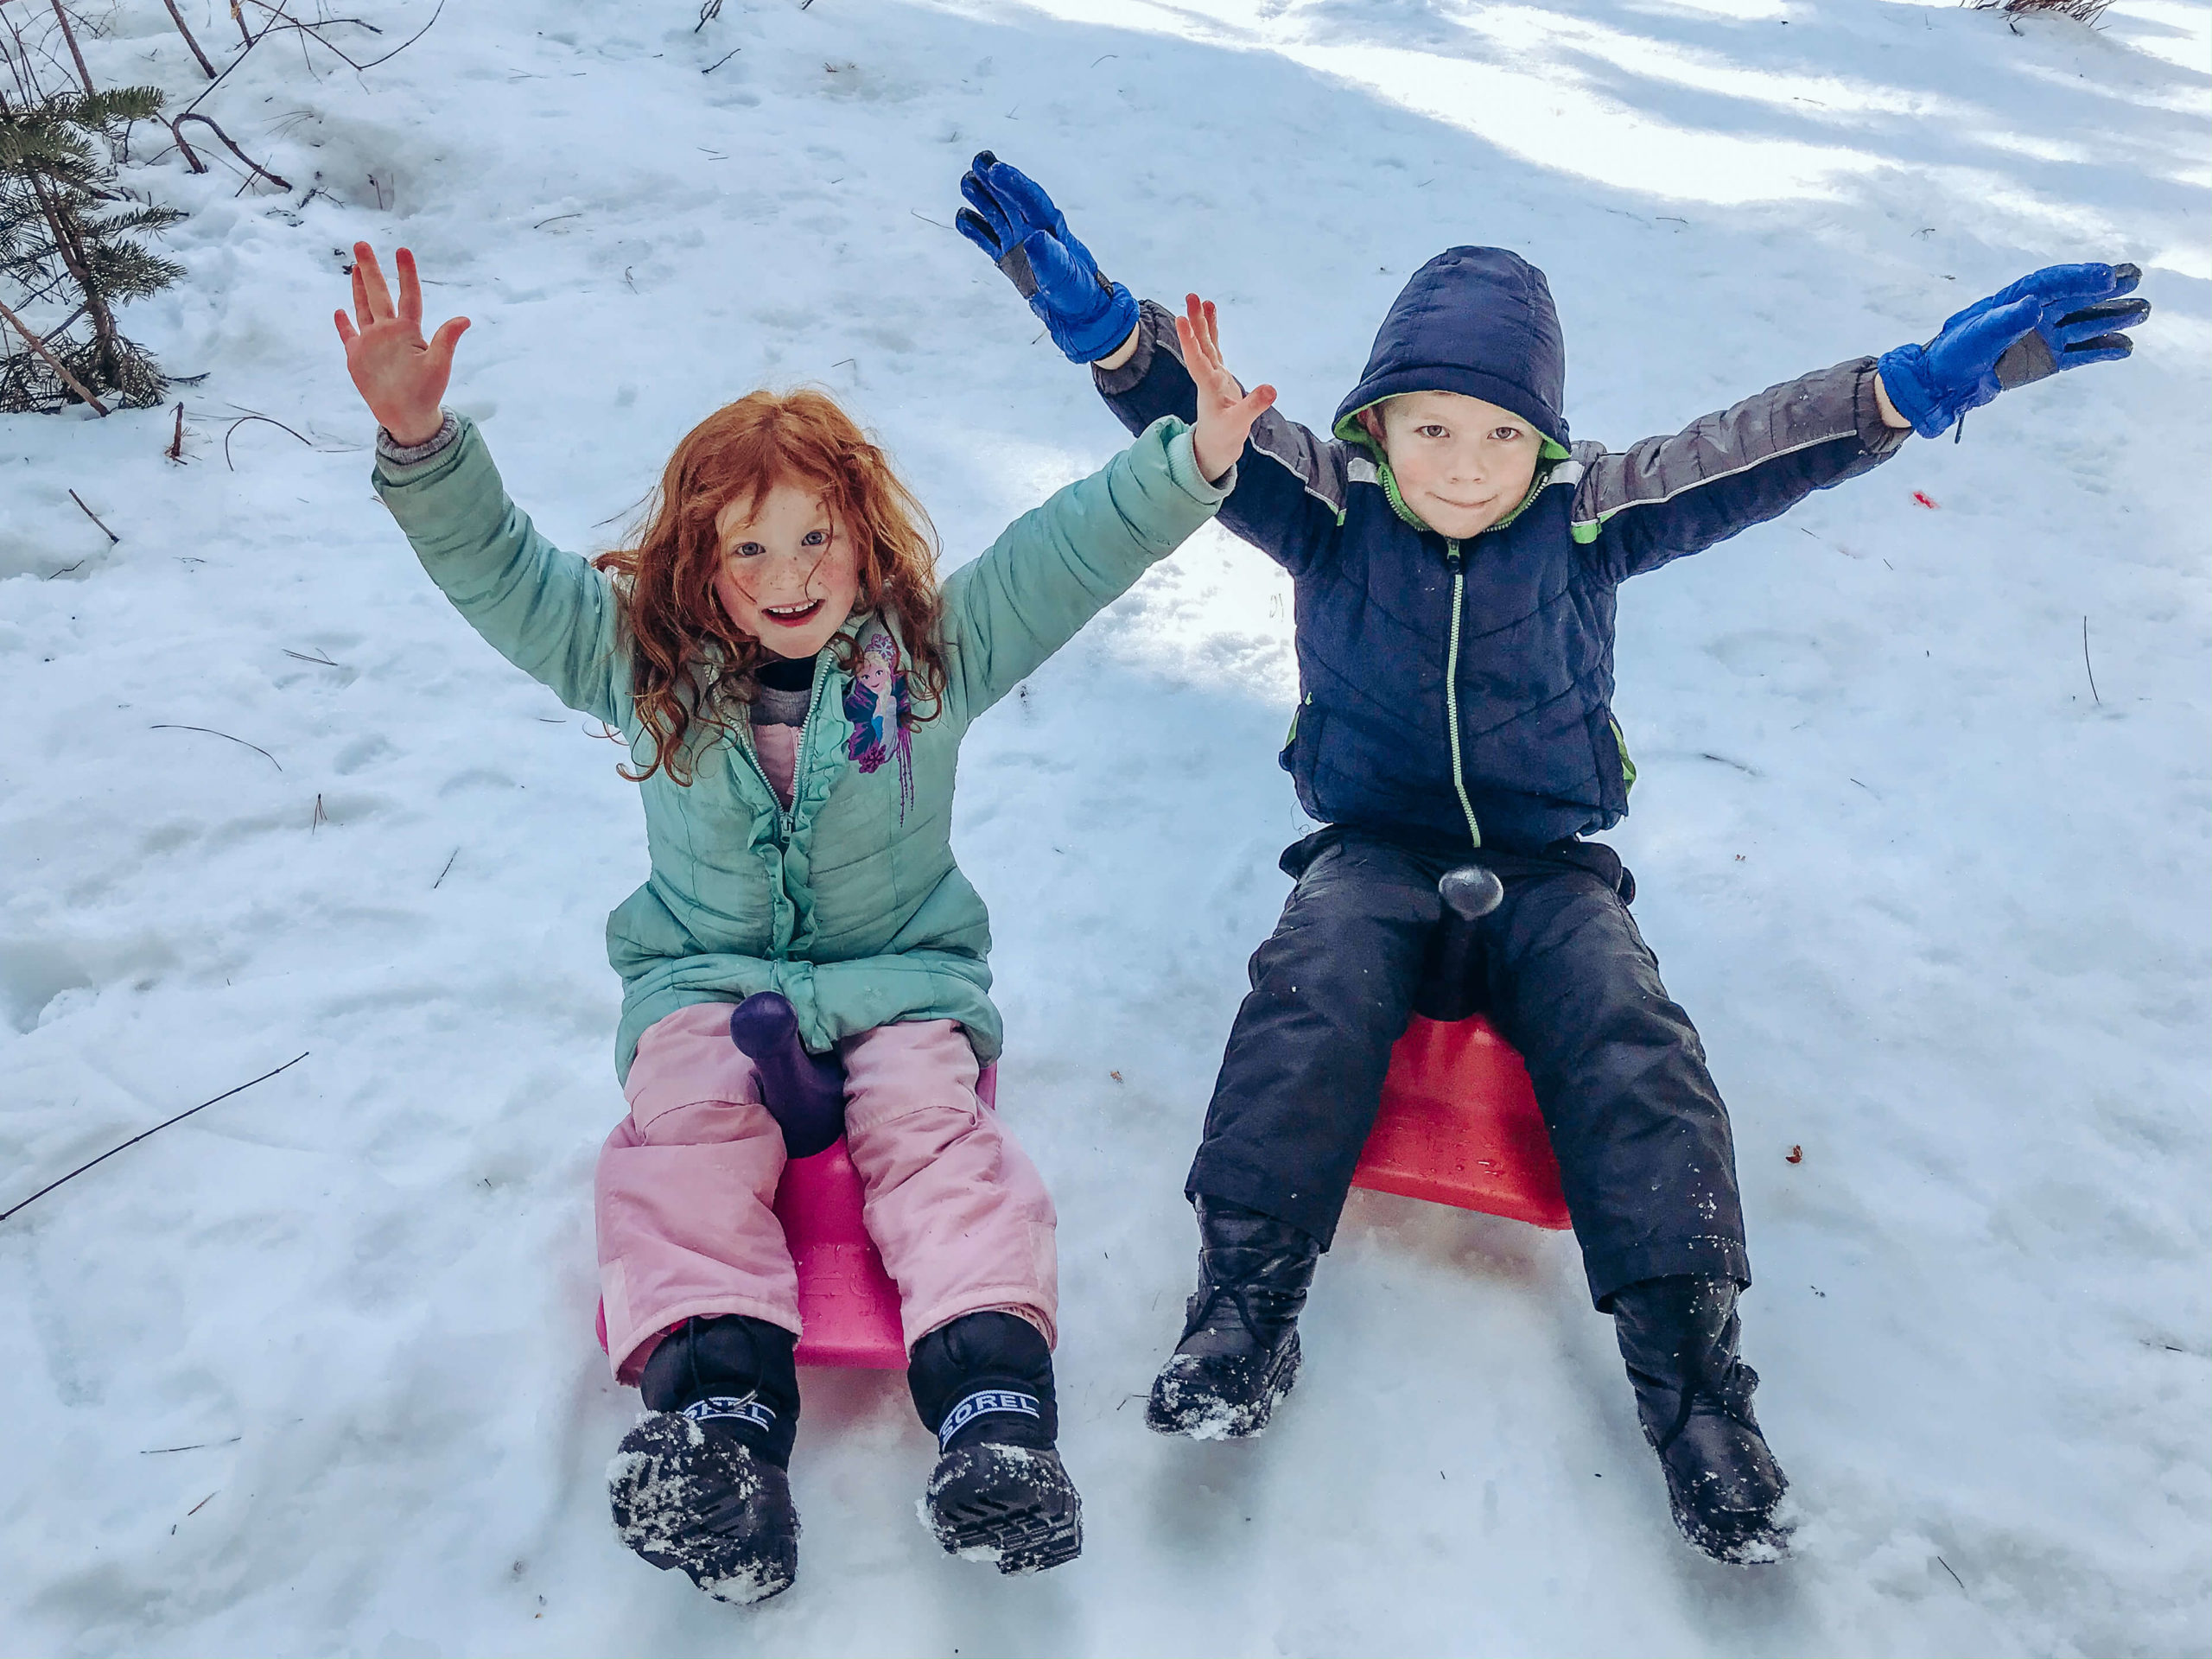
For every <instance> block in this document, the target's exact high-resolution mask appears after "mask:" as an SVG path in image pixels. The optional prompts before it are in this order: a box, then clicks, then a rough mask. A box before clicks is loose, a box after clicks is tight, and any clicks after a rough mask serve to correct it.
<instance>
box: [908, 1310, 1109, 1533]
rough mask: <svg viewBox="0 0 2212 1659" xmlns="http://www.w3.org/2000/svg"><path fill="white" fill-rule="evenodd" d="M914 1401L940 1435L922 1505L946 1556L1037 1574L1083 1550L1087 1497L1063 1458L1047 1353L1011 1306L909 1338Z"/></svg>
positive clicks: (965, 1316)
mask: <svg viewBox="0 0 2212 1659" xmlns="http://www.w3.org/2000/svg"><path fill="white" fill-rule="evenodd" d="M906 1386H907V1387H908V1388H909V1389H912V1392H913V1395H914V1409H915V1410H916V1411H918V1412H919V1413H920V1414H921V1418H922V1421H923V1423H924V1424H925V1426H926V1427H928V1428H929V1430H930V1432H931V1433H933V1434H935V1435H936V1436H937V1444H938V1460H937V1469H936V1471H934V1472H933V1473H932V1474H931V1476H930V1484H929V1488H928V1491H927V1492H926V1493H925V1496H924V1497H923V1500H922V1503H921V1504H920V1505H919V1508H920V1510H921V1516H922V1522H923V1524H924V1525H925V1526H926V1527H928V1528H929V1529H930V1530H931V1532H932V1533H934V1534H935V1535H937V1541H938V1543H940V1544H942V1545H944V1548H945V1551H946V1553H947V1554H953V1555H960V1556H964V1557H966V1558H967V1559H969V1560H986V1561H992V1562H995V1563H996V1564H997V1567H998V1569H999V1571H1000V1572H1001V1573H1036V1572H1040V1571H1042V1570H1043V1569H1044V1568H1046V1567H1058V1566H1059V1565H1060V1564H1061V1563H1062V1562H1064V1561H1071V1560H1074V1559H1075V1558H1076V1557H1077V1556H1078V1555H1080V1554H1083V1499H1082V1498H1081V1497H1078V1496H1077V1493H1076V1490H1075V1487H1074V1485H1073V1484H1072V1483H1071V1482H1070V1481H1069V1479H1068V1471H1066V1470H1065V1468H1064V1467H1062V1466H1061V1464H1060V1454H1059V1452H1058V1451H1056V1450H1055V1449H1054V1445H1053V1443H1054V1442H1055V1441H1056V1440H1058V1438H1059V1429H1060V1414H1059V1408H1058V1405H1056V1404H1055V1403H1054V1402H1053V1398H1052V1350H1051V1349H1050V1348H1049V1347H1047V1346H1046V1343H1045V1338H1043V1336H1041V1335H1040V1334H1039V1332H1038V1330H1037V1327H1036V1326H1035V1325H1032V1324H1030V1323H1029V1322H1028V1321H1027V1319H1019V1318H1017V1317H1015V1316H1014V1314H1012V1313H963V1315H961V1317H960V1318H958V1319H954V1320H953V1321H951V1323H950V1324H948V1325H939V1326H938V1328H937V1329H936V1330H934V1331H932V1332H930V1333H929V1335H927V1336H926V1337H924V1338H922V1339H921V1340H920V1341H919V1342H918V1343H916V1344H914V1353H913V1357H912V1360H911V1361H909V1363H908V1364H907V1366H906Z"/></svg>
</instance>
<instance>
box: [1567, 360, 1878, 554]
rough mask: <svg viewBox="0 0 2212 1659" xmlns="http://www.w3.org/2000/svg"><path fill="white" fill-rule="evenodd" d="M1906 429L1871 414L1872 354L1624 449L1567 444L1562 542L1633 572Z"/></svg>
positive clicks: (1797, 496)
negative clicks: (1569, 540)
mask: <svg viewBox="0 0 2212 1659" xmlns="http://www.w3.org/2000/svg"><path fill="white" fill-rule="evenodd" d="M1911 435H1912V434H1911V432H1910V429H1900V428H1897V427H1891V426H1889V425H1886V424H1885V423H1884V422H1883V420H1882V416H1881V411H1880V410H1879V409H1878V407H1877V405H1876V404H1875V401H1874V359H1872V358H1871V357H1861V358H1854V359H1852V360H1851V361H1850V362H1848V363H1839V364H1837V365H1836V366H1835V367H1834V368H1832V369H1822V370H1821V371H1819V372H1817V373H1814V374H1808V375H1803V376H1801V377H1800V378H1797V379H1795V380H1787V381H1784V382H1783V384H1782V385H1778V386H1770V387H1768V388H1767V389H1766V390H1765V391H1763V392H1760V393H1759V394H1758V396H1757V397H1746V398H1745V399H1744V401H1743V402H1742V403H1740V404H1736V405H1734V406H1733V407H1732V408H1730V409H1725V410H1721V411H1720V412H1719V413H1718V414H1715V415H1707V416H1703V417H1702V418H1700V419H1699V420H1695V421H1693V422H1691V423H1690V424H1689V425H1688V426H1687V427H1685V428H1683V429H1682V430H1681V431H1680V432H1677V433H1675V435H1673V436H1671V437H1656V438H1646V439H1644V440H1643V442H1640V443H1637V444H1635V445H1633V446H1631V447H1630V448H1629V449H1628V450H1626V451H1625V452H1615V451H1609V450H1606V449H1605V448H1601V447H1600V446H1599V445H1597V444H1577V445H1575V447H1574V459H1573V461H1572V462H1570V463H1568V464H1570V465H1573V466H1575V467H1579V468H1580V479H1579V480H1578V481H1577V483H1576V486H1575V492H1574V512H1573V527H1574V539H1575V540H1576V541H1577V542H1580V543H1582V544H1583V545H1584V548H1585V550H1586V553H1585V556H1586V558H1588V560H1589V561H1590V563H1592V565H1594V566H1596V567H1597V568H1598V569H1599V570H1600V571H1601V572H1602V573H1603V574H1605V575H1608V576H1610V577H1611V579H1612V580H1613V581H1615V582H1620V581H1623V580H1624V579H1626V578H1627V577H1630V576H1633V575H1642V574H1643V572H1644V571H1646V570H1655V569H1658V567H1659V566H1661V565H1662V564H1665V563H1668V561H1669V560H1670V559H1679V558H1681V556H1683V555H1684V554H1686V553H1697V552H1701V551H1702V550H1705V549H1706V548H1708V547H1711V546H1712V545H1713V543H1716V542H1721V541H1726V539H1727V538H1728V537H1731V536H1733V535H1735V534H1736V533H1737V531H1741V530H1748V529H1749V528H1750V527H1751V525H1753V524H1763V523H1764V522H1765V521H1766V520H1767V519H1769V518H1775V517H1777V516H1778V515H1779V514H1781V513H1783V512H1787V511H1788V510H1789V508H1790V507H1792V506H1794V505H1796V504H1797V503H1798V502H1799V501H1801V500H1802V499H1804V498H1805V497H1806V496H1808V495H1809V494H1811V493H1813V492H1814V491H1815V490H1821V489H1826V488H1827V487H1828V486H1830V485H1832V484H1840V483H1841V482H1842V481H1843V480H1845V479H1847V478H1856V477H1857V476H1858V475H1859V474H1861V473H1864V472H1866V471H1868V470H1870V469H1871V468H1872V467H1877V466H1879V465H1880V464H1881V463H1882V462H1883V461H1887V460H1888V459H1889V458H1890V457H1891V455H1892V454H1896V453H1897V449H1898V448H1899V447H1900V446H1901V445H1902V444H1903V443H1904V441H1905V440H1906V439H1907V438H1909V437H1910V436H1911Z"/></svg>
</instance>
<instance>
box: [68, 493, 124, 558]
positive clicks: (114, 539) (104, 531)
mask: <svg viewBox="0 0 2212 1659" xmlns="http://www.w3.org/2000/svg"><path fill="white" fill-rule="evenodd" d="M69 499H71V500H72V501H74V502H75V503H76V504H77V508H78V511H79V512H82V513H83V514H84V515H85V517H86V518H89V519H91V520H92V522H93V523H94V524H100V516H99V514H98V513H97V512H93V511H92V509H91V508H90V507H88V506H86V505H85V498H84V497H83V496H81V495H79V494H78V493H77V492H76V491H74V490H72V491H70V492H69ZM100 534H101V535H103V536H105V537H107V544H108V545H109V546H110V547H113V546H114V545H115V544H116V543H118V542H119V541H121V540H122V539H123V537H120V536H118V535H117V534H116V533H115V532H114V531H111V530H110V529H109V528H108V527H107V526H106V525H105V524H100Z"/></svg>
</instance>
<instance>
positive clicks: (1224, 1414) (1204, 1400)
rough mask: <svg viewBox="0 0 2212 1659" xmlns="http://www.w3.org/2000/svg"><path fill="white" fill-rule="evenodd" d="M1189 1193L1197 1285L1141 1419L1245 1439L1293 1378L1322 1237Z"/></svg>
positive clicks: (1163, 1427) (1164, 1427)
mask: <svg viewBox="0 0 2212 1659" xmlns="http://www.w3.org/2000/svg"><path fill="white" fill-rule="evenodd" d="M1192 1204H1193V1205H1194V1207H1195V1208H1196V1209H1197V1211H1198V1289H1197V1290H1196V1291H1195V1292H1194V1293H1192V1297H1191V1300H1190V1303H1189V1306H1188V1310H1187V1317H1186V1318H1185V1321H1184V1324H1183V1338H1182V1340H1181V1341H1180V1342H1179V1343H1177V1344H1175V1351H1174V1353H1173V1355H1172V1356H1170V1357H1169V1359H1168V1361H1167V1363H1166V1365H1164V1366H1162V1367H1161V1368H1160V1376H1158V1378H1156V1379H1155V1380H1154V1383H1153V1385H1152V1402H1151V1403H1150V1404H1149V1405H1148V1406H1147V1407H1146V1408H1145V1414H1144V1420H1145V1422H1146V1424H1147V1426H1148V1427H1151V1428H1153V1429H1154V1430H1155V1431H1156V1432H1158V1433H1162V1434H1188V1435H1190V1436H1191V1437H1192V1439H1193V1440H1241V1439H1242V1438H1243V1437H1244V1436H1246V1435H1248V1434H1256V1433H1259V1432H1260V1431H1261V1430H1262V1429H1263V1428H1265V1427H1267V1426H1268V1418H1269V1417H1271V1416H1273V1415H1274V1408H1275V1402H1276V1401H1278V1400H1280V1399H1281V1398H1282V1397H1283V1395H1286V1394H1288V1393H1289V1392H1290V1385H1291V1384H1292V1383H1295V1382H1296V1381H1297V1380H1298V1358H1299V1349H1298V1315H1299V1313H1300V1311H1301V1310H1302V1309H1303V1308H1304V1307H1305V1306H1306V1287H1308V1286H1310V1285H1311V1284H1312V1283H1313V1264H1314V1262H1316V1261H1318V1260H1319V1257H1320V1254H1321V1246H1320V1244H1319V1242H1318V1241H1316V1240H1315V1239H1313V1237H1312V1236H1309V1235H1307V1234H1306V1233H1303V1232H1300V1230H1298V1229H1297V1228H1295V1227H1294V1226H1292V1225H1291V1224H1289V1223H1288V1222H1285V1221H1277V1220H1276V1219H1275V1218H1274V1217H1272V1216H1263V1215H1262V1214H1260V1212H1259V1211H1256V1210H1247V1209H1245V1208H1244V1207H1243V1205H1235V1204H1230V1202H1228V1201H1227V1200H1226V1199H1224V1198H1206V1197H1205V1196H1204V1195H1203V1194H1201V1195H1200V1196H1199V1197H1198V1198H1194V1199H1193V1200H1192Z"/></svg>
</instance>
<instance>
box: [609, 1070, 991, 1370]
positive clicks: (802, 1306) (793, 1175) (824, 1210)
mask: <svg viewBox="0 0 2212 1659" xmlns="http://www.w3.org/2000/svg"><path fill="white" fill-rule="evenodd" d="M998 1095H999V1090H998V1067H997V1066H995V1065H987V1066H985V1067H984V1068H983V1071H982V1076H981V1077H977V1078H976V1096H977V1097H978V1098H979V1099H981V1100H982V1103H983V1104H984V1105H985V1106H987V1107H990V1108H992V1109H996V1108H997V1106H998ZM862 1196H863V1195H862V1192H861V1174H860V1171H858V1170H857V1169H855V1168H854V1167H853V1160H852V1154H849V1153H848V1152H847V1151H846V1150H845V1141H844V1137H843V1136H842V1135H840V1136H839V1137H838V1138H837V1140H836V1141H835V1142H834V1143H832V1145H831V1146H830V1147H829V1150H828V1151H826V1152H817V1153H816V1154H814V1156H813V1157H811V1158H795V1159H793V1160H791V1162H790V1163H787V1164H785V1166H784V1179H783V1180H782V1181H781V1182H780V1183H779V1184H778V1185H777V1187H776V1219H777V1220H778V1221H779V1222H781V1223H783V1224H784V1243H785V1244H786V1245H787V1246H789V1247H790V1249H791V1261H792V1263H793V1264H794V1265H795V1266H796V1267H797V1268H798V1318H799V1323H800V1324H801V1325H804V1327H805V1330H804V1334H803V1335H801V1336H800V1338H799V1339H798V1352H797V1354H796V1355H795V1356H794V1357H796V1358H797V1359H798V1363H800V1364H802V1365H842V1366H849V1367H853V1368H855V1369H858V1370H875V1371H903V1370H906V1332H905V1330H904V1329H903V1327H902V1326H901V1325H899V1287H898V1286H896V1285H895V1284H893V1283H892V1282H891V1275H890V1274H888V1273H886V1272H885V1271H884V1268H883V1257H882V1256H881V1255H879V1254H877V1252H876V1248H875V1241H874V1240H873V1239H871V1238H870V1237H869V1236H868V1228H867V1226H866V1224H864V1223H863V1222H862V1220H861V1198H862ZM599 1345H600V1346H601V1347H602V1348H604V1347H606V1346H607V1308H606V1306H605V1304H604V1303H602V1304H601V1306H600V1310H599Z"/></svg>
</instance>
